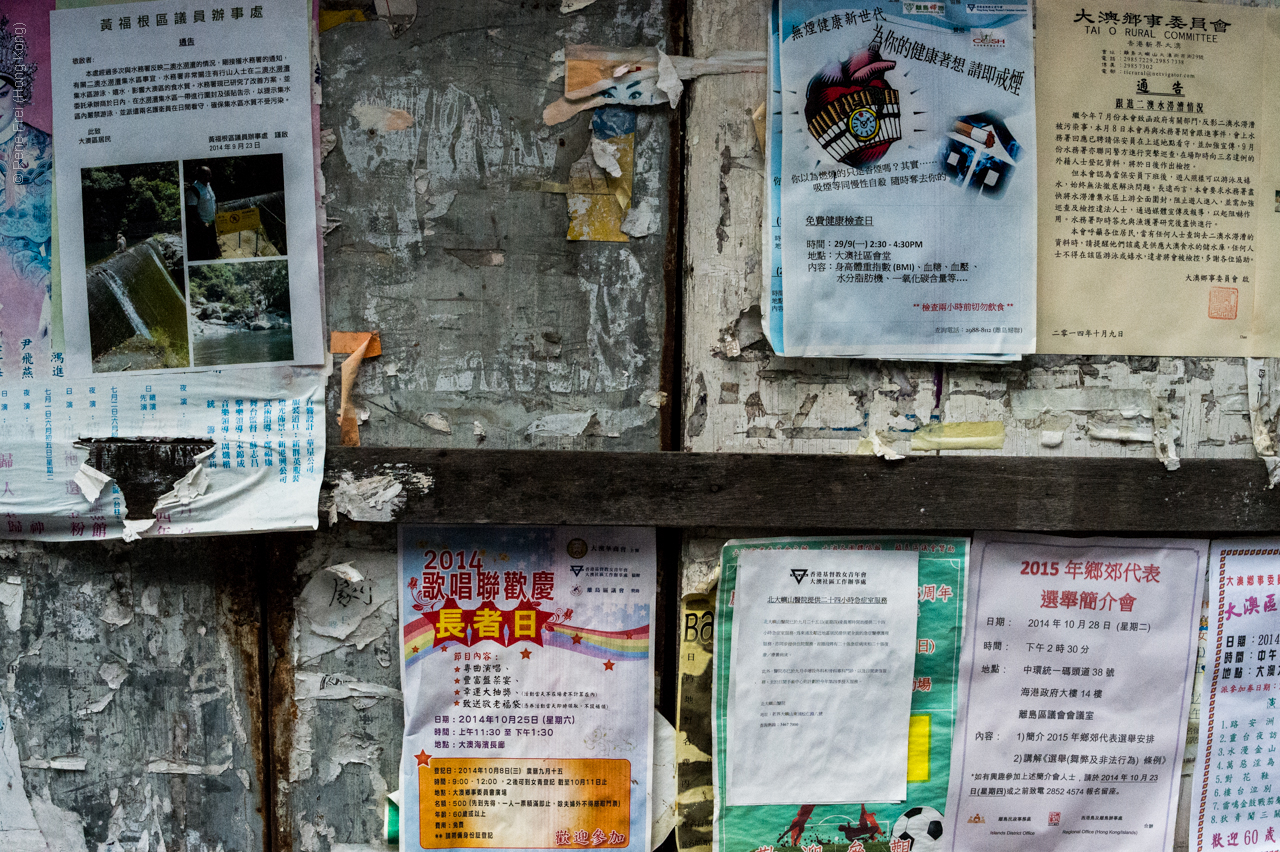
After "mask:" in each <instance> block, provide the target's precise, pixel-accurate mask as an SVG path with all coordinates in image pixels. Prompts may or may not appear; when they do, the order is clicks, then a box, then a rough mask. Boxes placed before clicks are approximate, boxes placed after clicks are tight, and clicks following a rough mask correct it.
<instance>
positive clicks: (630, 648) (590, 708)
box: [399, 526, 657, 852]
mask: <svg viewBox="0 0 1280 852" xmlns="http://www.w3.org/2000/svg"><path fill="white" fill-rule="evenodd" d="M656 577H657V563H656V555H655V544H654V532H653V530H652V529H640V528H625V527H583V528H571V527H555V528H540V527H492V526H489V527H434V526H415V527H408V526H406V527H401V528H400V577H399V586H400V589H399V604H400V626H401V636H402V643H403V646H402V651H403V654H402V657H401V659H402V668H401V677H402V685H403V688H404V711H405V735H404V742H403V749H402V753H401V754H402V756H401V764H400V765H401V779H400V789H401V791H402V795H403V797H404V798H403V804H402V805H401V808H400V843H401V848H402V849H404V850H423V852H425V850H437V849H531V850H532V849H564V850H570V849H574V850H582V849H616V850H626V852H649V834H650V810H649V796H650V767H651V766H652V763H653V710H652V697H653V658H652V655H651V653H650V645H649V642H650V623H651V618H652V613H653V607H654V604H655V594H656V586H657V582H656Z"/></svg>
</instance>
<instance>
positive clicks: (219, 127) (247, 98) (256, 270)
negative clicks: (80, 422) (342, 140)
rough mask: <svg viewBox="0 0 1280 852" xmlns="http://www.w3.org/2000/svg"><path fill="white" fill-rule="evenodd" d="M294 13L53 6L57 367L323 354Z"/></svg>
mask: <svg viewBox="0 0 1280 852" xmlns="http://www.w3.org/2000/svg"><path fill="white" fill-rule="evenodd" d="M170 6H172V8H170ZM307 10H308V7H307V4H306V2H305V0H285V2H274V3H270V4H263V5H253V4H249V5H244V6H223V5H221V4H213V5H210V6H208V7H202V6H200V5H199V4H197V5H196V6H191V5H190V4H189V3H174V4H170V3H167V2H165V0H154V2H146V3H137V4H120V5H112V6H100V7H93V8H86V9H68V10H62V11H57V12H54V13H53V15H52V17H51V38H52V55H53V59H52V66H53V68H52V71H53V80H52V87H53V90H54V93H55V98H54V110H53V126H54V129H55V133H54V137H55V138H56V139H58V140H59V141H58V143H57V160H56V167H55V168H56V173H57V195H58V218H59V225H60V227H59V245H58V254H59V260H60V264H61V276H60V278H61V288H62V301H63V324H64V328H65V332H66V360H67V370H68V374H69V375H81V376H87V375H96V374H111V373H122V372H131V373H133V372H149V371H163V370H208V369H219V370H221V369H228V368H235V367H243V366H263V365H270V364H275V365H285V364H297V365H303V364H318V363H321V362H322V361H323V360H324V345H323V339H322V334H321V299H320V285H319V252H318V241H317V239H316V215H315V178H314V171H313V160H312V145H311V97H310V91H311V89H310V75H309V71H308V69H309V63H310V60H309V51H308V38H309V36H308V16H307Z"/></svg>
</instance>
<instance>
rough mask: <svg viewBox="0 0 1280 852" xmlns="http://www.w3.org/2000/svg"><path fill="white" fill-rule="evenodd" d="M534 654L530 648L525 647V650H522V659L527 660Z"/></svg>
mask: <svg viewBox="0 0 1280 852" xmlns="http://www.w3.org/2000/svg"><path fill="white" fill-rule="evenodd" d="M532 656H533V652H532V651H530V650H529V649H528V648H525V649H524V650H523V651H521V652H520V659H522V660H527V659H529V658H530V657H532Z"/></svg>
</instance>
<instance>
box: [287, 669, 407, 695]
mask: <svg viewBox="0 0 1280 852" xmlns="http://www.w3.org/2000/svg"><path fill="white" fill-rule="evenodd" d="M293 697H294V700H295V701H302V700H304V699H308V698H313V699H320V700H338V699H343V698H397V699H398V698H400V697H401V692H400V690H399V689H395V688H394V687H390V686H382V685H381V684H377V683H367V682H365V681H361V680H354V679H353V678H351V677H350V676H349V675H345V674H342V675H339V674H322V673H320V672H298V674H297V676H296V677H295V678H294V696H293Z"/></svg>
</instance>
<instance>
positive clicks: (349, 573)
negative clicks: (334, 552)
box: [323, 562, 364, 583]
mask: <svg viewBox="0 0 1280 852" xmlns="http://www.w3.org/2000/svg"><path fill="white" fill-rule="evenodd" d="M323 570H325V571H330V572H332V573H334V574H337V575H338V576H339V577H341V578H342V579H344V580H346V581H347V582H348V583H359V582H360V581H361V580H363V579H364V575H363V574H361V573H360V571H359V570H358V569H357V568H356V566H354V565H352V564H351V563H350V562H339V563H338V564H337V565H326V566H325V567H324V569H323Z"/></svg>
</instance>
